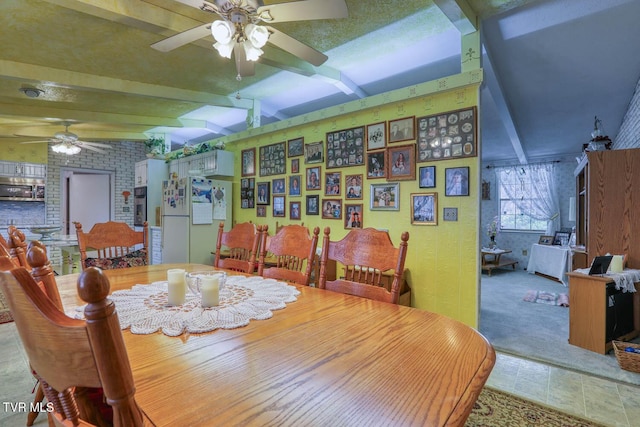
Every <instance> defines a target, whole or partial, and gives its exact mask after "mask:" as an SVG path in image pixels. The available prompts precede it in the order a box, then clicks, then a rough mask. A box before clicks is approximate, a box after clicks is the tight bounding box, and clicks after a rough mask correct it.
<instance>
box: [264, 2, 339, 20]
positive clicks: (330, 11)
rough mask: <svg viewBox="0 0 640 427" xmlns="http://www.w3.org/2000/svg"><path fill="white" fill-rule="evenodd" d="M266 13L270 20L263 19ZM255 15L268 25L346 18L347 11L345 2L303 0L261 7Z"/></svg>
mask: <svg viewBox="0 0 640 427" xmlns="http://www.w3.org/2000/svg"><path fill="white" fill-rule="evenodd" d="M267 12H268V15H270V16H271V18H272V19H265V13H267ZM261 14H262V16H261ZM257 15H258V16H259V17H260V18H261V19H262V20H263V21H264V22H269V23H271V22H290V21H309V20H313V19H339V18H347V17H348V16H349V10H348V9H347V3H346V2H345V0H303V1H297V2H292V3H278V4H272V5H270V6H261V7H259V8H258V11H257Z"/></svg>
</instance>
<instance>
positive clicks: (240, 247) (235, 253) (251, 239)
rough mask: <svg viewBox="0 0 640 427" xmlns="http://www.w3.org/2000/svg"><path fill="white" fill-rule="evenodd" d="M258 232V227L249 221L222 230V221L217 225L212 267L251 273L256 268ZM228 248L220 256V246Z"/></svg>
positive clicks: (258, 242)
mask: <svg viewBox="0 0 640 427" xmlns="http://www.w3.org/2000/svg"><path fill="white" fill-rule="evenodd" d="M259 244H260V233H259V232H258V227H257V226H256V225H255V224H253V223H251V222H243V223H240V224H236V225H234V226H233V228H232V229H231V230H229V231H224V222H220V224H219V225H218V240H217V241H216V256H215V259H214V264H213V265H214V267H217V268H226V269H229V270H233V271H239V272H242V273H248V274H251V273H253V271H254V270H255V268H256V258H257V254H258V245H259ZM223 246H224V247H225V248H226V249H227V250H228V254H227V256H226V257H225V258H223V257H222V250H223V249H222V247H223Z"/></svg>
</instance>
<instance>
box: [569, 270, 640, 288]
mask: <svg viewBox="0 0 640 427" xmlns="http://www.w3.org/2000/svg"><path fill="white" fill-rule="evenodd" d="M575 271H577V272H578V273H582V274H589V269H588V268H578V269H576V270H575ZM605 276H606V277H608V278H610V279H611V280H613V281H614V282H615V284H616V289H618V290H622V292H635V291H636V286H635V283H636V282H640V270H630V269H626V270H624V271H623V272H622V273H610V272H609V273H607V274H606V275H605Z"/></svg>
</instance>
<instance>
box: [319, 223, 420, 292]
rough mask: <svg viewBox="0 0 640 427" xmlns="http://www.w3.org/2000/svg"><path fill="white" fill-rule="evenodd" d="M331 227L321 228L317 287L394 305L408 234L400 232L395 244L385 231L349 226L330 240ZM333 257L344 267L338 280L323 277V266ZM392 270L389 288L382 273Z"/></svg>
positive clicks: (398, 289) (324, 268) (324, 272)
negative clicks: (337, 236)
mask: <svg viewBox="0 0 640 427" xmlns="http://www.w3.org/2000/svg"><path fill="white" fill-rule="evenodd" d="M330 233H331V229H330V228H329V227H327V228H325V231H324V237H323V243H322V254H321V256H320V278H319V279H320V280H319V287H320V288H322V289H329V290H332V291H336V292H342V293H346V294H351V295H357V296H361V297H364V298H369V299H375V300H378V301H385V302H390V303H393V304H397V302H398V298H399V296H400V286H401V284H402V280H403V274H404V262H405V258H406V255H407V241H408V240H409V233H408V232H406V231H405V232H403V233H402V235H401V237H400V240H401V242H400V244H399V246H398V247H395V246H394V245H393V243H392V242H391V238H390V237H389V234H388V233H387V232H386V231H379V230H376V229H374V228H365V229H352V230H351V231H349V233H348V234H347V235H346V236H345V237H344V238H343V239H342V240H339V241H336V242H332V241H331V239H330ZM329 260H334V261H336V262H339V263H341V264H343V265H344V266H345V275H344V278H342V279H336V280H332V281H328V280H327V274H326V266H327V263H328V261H329ZM389 270H393V280H392V282H391V286H389V289H387V287H386V286H385V283H383V280H382V279H383V273H385V272H387V271H389Z"/></svg>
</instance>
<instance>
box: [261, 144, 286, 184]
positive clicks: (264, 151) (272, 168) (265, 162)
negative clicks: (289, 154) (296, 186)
mask: <svg viewBox="0 0 640 427" xmlns="http://www.w3.org/2000/svg"><path fill="white" fill-rule="evenodd" d="M285 145H286V144H285V143H284V142H278V143H276V144H271V145H265V146H264V147H260V176H270V175H282V174H285V173H287V161H286V159H285V154H286V152H285Z"/></svg>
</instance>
